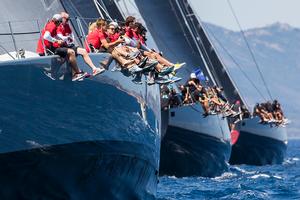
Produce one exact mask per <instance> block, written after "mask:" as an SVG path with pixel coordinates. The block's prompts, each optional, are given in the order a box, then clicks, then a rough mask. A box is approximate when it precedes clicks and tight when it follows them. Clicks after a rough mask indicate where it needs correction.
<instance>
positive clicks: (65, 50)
mask: <svg viewBox="0 0 300 200" xmlns="http://www.w3.org/2000/svg"><path fill="white" fill-rule="evenodd" d="M68 49H73V50H74V51H75V56H78V54H77V49H78V46H71V47H59V48H56V49H55V51H54V54H55V55H59V56H60V57H63V58H65V57H66V56H67V55H68Z"/></svg>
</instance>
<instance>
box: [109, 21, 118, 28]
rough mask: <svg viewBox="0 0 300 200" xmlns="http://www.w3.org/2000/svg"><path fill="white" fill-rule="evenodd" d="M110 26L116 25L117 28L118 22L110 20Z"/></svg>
mask: <svg viewBox="0 0 300 200" xmlns="http://www.w3.org/2000/svg"><path fill="white" fill-rule="evenodd" d="M109 26H114V27H115V28H118V26H119V25H118V23H117V22H110V23H109Z"/></svg>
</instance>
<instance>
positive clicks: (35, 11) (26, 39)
mask: <svg viewBox="0 0 300 200" xmlns="http://www.w3.org/2000/svg"><path fill="white" fill-rule="evenodd" d="M29 11H30V12H29ZM61 11H63V8H62V6H61V4H60V3H59V1H50V0H26V1H23V0H15V1H11V0H1V6H0V19H1V20H0V47H1V48H0V49H1V50H0V54H3V53H5V52H4V49H5V50H7V51H10V52H11V51H15V50H19V49H25V50H29V51H33V52H35V50H36V46H37V41H38V38H39V37H40V30H41V29H43V27H44V26H45V23H46V21H47V20H48V19H50V18H51V17H52V16H53V14H55V13H59V12H61Z"/></svg>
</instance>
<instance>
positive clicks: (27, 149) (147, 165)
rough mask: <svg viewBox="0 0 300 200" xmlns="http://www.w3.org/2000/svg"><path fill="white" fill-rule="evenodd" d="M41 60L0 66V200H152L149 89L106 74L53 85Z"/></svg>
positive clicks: (154, 167)
mask: <svg viewBox="0 0 300 200" xmlns="http://www.w3.org/2000/svg"><path fill="white" fill-rule="evenodd" d="M98 56H99V57H98ZM100 58H101V55H92V59H93V61H94V63H98V62H99V61H100V60H99V59H100ZM43 59H44V60H43ZM43 59H41V60H29V61H28V63H26V62H27V61H26V62H25V61H24V62H19V63H16V64H14V63H9V64H7V65H5V64H2V65H0V110H1V114H0V133H1V134H0V165H1V166H0V176H1V179H0V185H1V187H0V199H154V198H155V195H156V188H157V178H158V163H159V151H160V123H161V121H160V118H157V117H156V116H157V114H155V113H154V111H153V109H152V107H157V108H158V109H160V107H159V106H154V105H155V104H158V105H160V102H159V101H154V100H155V99H154V98H153V96H152V95H156V93H154V92H153V91H155V89H154V88H153V87H152V88H148V90H147V91H148V92H150V93H147V91H145V88H146V87H145V85H139V86H136V85H135V84H133V83H132V82H131V80H130V78H128V77H124V76H123V75H122V74H120V73H119V72H114V73H113V72H110V71H108V72H106V73H105V74H103V75H99V76H97V77H96V78H94V79H85V80H84V81H82V82H71V81H68V80H65V81H64V80H62V81H53V80H51V79H50V78H49V77H47V76H45V75H44V73H43V67H49V62H48V61H49V59H52V61H55V60H56V58H43ZM43 63H44V64H43ZM47 63H48V64H47ZM51 63H52V64H53V63H56V62H51ZM56 64H57V63H56ZM50 65H51V64H50ZM79 65H80V66H81V68H83V70H85V71H88V70H89V69H88V68H86V66H84V65H83V64H82V60H80V59H79ZM121 86H122V87H121ZM134 87H136V88H134ZM132 91H134V92H135V93H134V92H132ZM139 94H141V95H143V96H147V97H149V98H150V99H151V100H152V101H150V100H147V99H144V101H146V102H149V103H148V104H146V105H150V103H152V105H151V106H152V107H148V106H147V107H146V108H145V111H144V112H143V114H141V112H142V111H141V104H140V102H141V101H142V100H143V98H142V97H143V96H142V97H140V99H139V102H138V101H137V99H136V98H137V97H138V96H137V95H139ZM145 94H147V95H145ZM157 95H158V97H157V98H156V99H159V93H157ZM145 120H147V121H145ZM145 122H146V123H145Z"/></svg>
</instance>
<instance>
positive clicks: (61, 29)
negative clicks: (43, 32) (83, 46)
mask: <svg viewBox="0 0 300 200" xmlns="http://www.w3.org/2000/svg"><path fill="white" fill-rule="evenodd" d="M56 32H57V34H60V33H61V34H62V35H63V36H68V35H71V33H72V30H71V27H70V25H69V24H67V23H66V24H60V25H59V26H58V27H57V31H56Z"/></svg>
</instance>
